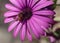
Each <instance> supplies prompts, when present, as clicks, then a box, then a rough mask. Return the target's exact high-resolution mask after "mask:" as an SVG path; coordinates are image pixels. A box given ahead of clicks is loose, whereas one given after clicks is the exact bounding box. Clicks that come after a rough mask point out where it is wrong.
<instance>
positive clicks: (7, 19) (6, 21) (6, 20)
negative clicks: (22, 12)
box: [4, 18, 14, 23]
mask: <svg viewBox="0 0 60 43" xmlns="http://www.w3.org/2000/svg"><path fill="white" fill-rule="evenodd" d="M11 21H14V19H13V18H6V19H5V20H4V23H8V22H11Z"/></svg>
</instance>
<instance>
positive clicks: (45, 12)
mask: <svg viewBox="0 0 60 43" xmlns="http://www.w3.org/2000/svg"><path fill="white" fill-rule="evenodd" d="M33 14H36V15H52V16H53V15H54V14H55V12H54V11H51V10H41V11H36V12H33Z"/></svg>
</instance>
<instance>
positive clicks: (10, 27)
mask: <svg viewBox="0 0 60 43" xmlns="http://www.w3.org/2000/svg"><path fill="white" fill-rule="evenodd" d="M18 23H19V21H15V22H13V23H11V24H10V26H9V28H8V32H10V31H12V30H13V29H14V28H15V27H16V26H17V24H18Z"/></svg>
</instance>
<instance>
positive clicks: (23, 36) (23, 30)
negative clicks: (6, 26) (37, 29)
mask: <svg viewBox="0 0 60 43" xmlns="http://www.w3.org/2000/svg"><path fill="white" fill-rule="evenodd" d="M25 35H26V24H23V27H22V29H21V31H20V39H21V40H22V41H23V40H24V39H25Z"/></svg>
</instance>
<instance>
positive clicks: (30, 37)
mask: <svg viewBox="0 0 60 43" xmlns="http://www.w3.org/2000/svg"><path fill="white" fill-rule="evenodd" d="M27 38H28V40H29V41H32V35H31V34H30V32H29V31H28V30H27Z"/></svg>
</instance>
